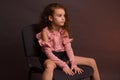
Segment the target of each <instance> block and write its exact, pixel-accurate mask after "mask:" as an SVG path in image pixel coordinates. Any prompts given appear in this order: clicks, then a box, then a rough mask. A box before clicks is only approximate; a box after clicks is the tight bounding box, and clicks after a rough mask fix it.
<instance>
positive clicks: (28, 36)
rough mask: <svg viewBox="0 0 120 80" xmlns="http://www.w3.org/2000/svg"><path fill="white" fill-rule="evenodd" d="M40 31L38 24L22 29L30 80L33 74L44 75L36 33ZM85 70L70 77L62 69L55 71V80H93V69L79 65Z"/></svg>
mask: <svg viewBox="0 0 120 80" xmlns="http://www.w3.org/2000/svg"><path fill="white" fill-rule="evenodd" d="M39 31H40V27H39V26H38V25H37V24H32V25H29V26H26V27H24V28H23V29H22V40H23V46H24V52H25V57H26V59H27V63H28V69H29V70H28V79H29V80H31V79H32V73H42V72H43V70H44V69H43V67H42V66H41V64H40V61H39V60H40V54H41V53H42V51H41V47H40V45H39V43H38V41H37V39H36V33H38V32H39ZM79 67H80V68H82V69H83V70H84V72H83V73H82V74H75V75H74V76H69V75H67V74H65V73H64V72H63V71H62V70H60V69H55V70H54V76H53V80H91V76H92V74H93V69H92V68H91V67H89V66H86V65H79Z"/></svg>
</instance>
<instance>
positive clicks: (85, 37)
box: [0, 0, 120, 80]
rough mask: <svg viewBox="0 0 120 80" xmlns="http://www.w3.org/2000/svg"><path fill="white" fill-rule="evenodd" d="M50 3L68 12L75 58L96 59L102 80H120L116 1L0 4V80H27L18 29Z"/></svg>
mask: <svg viewBox="0 0 120 80" xmlns="http://www.w3.org/2000/svg"><path fill="white" fill-rule="evenodd" d="M51 2H60V3H62V4H63V5H65V6H66V7H67V8H68V10H69V15H70V19H71V30H72V31H71V33H72V35H73V38H74V42H73V49H74V52H75V54H78V55H81V56H86V57H93V58H95V59H96V61H97V64H98V67H99V70H100V74H101V78H102V79H101V80H120V77H119V75H120V69H119V67H120V62H119V57H120V5H119V3H120V1H119V0H71V1H70V0H1V1H0V28H1V29H0V62H1V65H0V72H1V74H0V79H1V80H3V79H4V80H9V79H10V80H27V65H26V61H25V57H24V52H23V45H22V40H21V29H22V28H23V27H24V26H26V25H29V24H33V23H36V22H37V21H38V19H39V14H40V13H41V11H42V9H43V8H44V7H45V6H46V5H47V4H49V3H51Z"/></svg>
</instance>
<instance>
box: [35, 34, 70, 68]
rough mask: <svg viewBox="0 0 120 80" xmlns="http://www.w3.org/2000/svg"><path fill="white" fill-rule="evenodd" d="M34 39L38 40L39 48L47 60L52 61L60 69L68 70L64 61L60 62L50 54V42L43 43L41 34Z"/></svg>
mask: <svg viewBox="0 0 120 80" xmlns="http://www.w3.org/2000/svg"><path fill="white" fill-rule="evenodd" d="M36 38H37V39H38V42H39V44H40V46H42V47H43V49H44V51H45V54H46V56H47V57H48V58H49V59H51V60H53V61H54V62H55V63H56V64H57V65H58V66H59V67H61V68H69V67H68V65H67V64H66V63H65V62H64V61H62V60H60V59H59V58H58V57H56V56H55V55H54V54H53V53H52V50H51V45H50V42H49V41H48V42H45V41H43V40H42V38H41V33H38V34H37V35H36Z"/></svg>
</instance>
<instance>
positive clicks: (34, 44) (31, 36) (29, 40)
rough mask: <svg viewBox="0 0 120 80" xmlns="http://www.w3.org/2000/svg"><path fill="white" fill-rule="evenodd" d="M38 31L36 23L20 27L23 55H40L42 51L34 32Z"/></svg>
mask: <svg viewBox="0 0 120 80" xmlns="http://www.w3.org/2000/svg"><path fill="white" fill-rule="evenodd" d="M39 31H40V27H39V26H38V24H32V25H29V26H26V27H23V29H22V40H23V46H24V51H25V56H27V57H31V56H36V57H37V56H40V54H41V53H42V51H41V47H40V45H39V43H38V41H37V39H36V33H38V32H39Z"/></svg>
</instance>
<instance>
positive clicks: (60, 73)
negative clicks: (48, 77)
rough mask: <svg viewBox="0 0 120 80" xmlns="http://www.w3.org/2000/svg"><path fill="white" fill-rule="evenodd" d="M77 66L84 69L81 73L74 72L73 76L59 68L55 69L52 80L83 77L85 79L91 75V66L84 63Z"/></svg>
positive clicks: (76, 79)
mask: <svg viewBox="0 0 120 80" xmlns="http://www.w3.org/2000/svg"><path fill="white" fill-rule="evenodd" d="M79 67H80V68H82V69H83V70H84V72H83V73H82V74H75V75H73V76H70V75H67V74H65V73H64V72H63V71H61V70H59V69H55V71H54V77H53V78H54V80H81V79H83V78H84V79H85V78H88V77H90V76H92V74H93V69H92V68H91V67H89V66H86V65H79Z"/></svg>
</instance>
